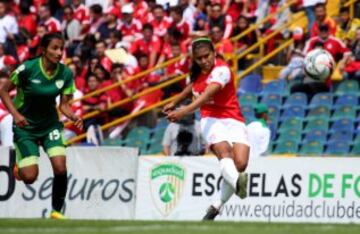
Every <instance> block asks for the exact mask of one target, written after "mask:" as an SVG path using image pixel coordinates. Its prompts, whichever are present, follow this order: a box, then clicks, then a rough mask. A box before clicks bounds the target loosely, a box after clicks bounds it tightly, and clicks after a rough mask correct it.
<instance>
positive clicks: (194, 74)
mask: <svg viewBox="0 0 360 234" xmlns="http://www.w3.org/2000/svg"><path fill="white" fill-rule="evenodd" d="M191 47H192V48H191V50H192V54H194V53H195V50H197V49H199V48H201V47H207V48H209V49H210V50H211V51H213V52H215V48H214V45H213V44H212V42H211V40H210V39H209V38H207V37H200V38H198V39H195V40H193V42H192V46H191ZM200 74H201V67H200V66H199V64H197V63H196V62H195V60H194V59H192V64H191V68H190V80H191V82H194V81H195V80H196V79H197V78H198V76H199V75H200Z"/></svg>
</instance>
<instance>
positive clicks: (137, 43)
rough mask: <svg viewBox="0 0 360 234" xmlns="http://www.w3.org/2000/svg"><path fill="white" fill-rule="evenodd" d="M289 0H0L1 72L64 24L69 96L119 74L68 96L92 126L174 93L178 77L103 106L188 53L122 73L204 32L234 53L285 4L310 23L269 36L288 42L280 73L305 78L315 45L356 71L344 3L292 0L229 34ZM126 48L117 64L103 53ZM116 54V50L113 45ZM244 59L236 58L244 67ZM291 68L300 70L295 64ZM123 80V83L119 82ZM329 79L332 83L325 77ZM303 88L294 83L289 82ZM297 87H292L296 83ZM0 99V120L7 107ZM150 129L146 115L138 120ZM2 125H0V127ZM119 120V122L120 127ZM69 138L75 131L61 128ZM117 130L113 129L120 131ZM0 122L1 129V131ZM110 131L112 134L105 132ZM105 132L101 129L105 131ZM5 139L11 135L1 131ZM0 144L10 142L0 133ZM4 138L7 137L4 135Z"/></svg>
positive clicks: (357, 57)
mask: <svg viewBox="0 0 360 234" xmlns="http://www.w3.org/2000/svg"><path fill="white" fill-rule="evenodd" d="M287 2H288V1H287V0H269V1H268V0H120V1H119V0H85V1H81V0H72V1H70V0H13V1H4V0H0V70H1V76H2V77H7V76H9V74H10V73H11V72H12V71H13V70H14V69H15V68H16V66H17V65H18V64H20V63H22V62H24V61H25V60H28V59H31V58H34V57H36V56H39V54H40V53H41V48H39V42H40V40H41V38H42V37H43V36H44V34H46V33H47V32H62V34H63V36H64V38H65V39H66V46H65V47H66V48H65V53H64V57H63V62H64V63H65V64H67V65H68V66H69V67H70V69H71V70H72V72H73V74H74V78H75V83H76V88H77V92H76V94H75V98H80V97H82V96H83V95H86V94H88V93H91V92H93V91H96V90H99V89H101V88H104V87H108V86H110V85H113V84H115V83H118V82H120V83H121V85H119V86H117V87H116V88H114V89H110V90H108V91H106V92H103V93H101V94H98V95H95V96H92V97H89V98H85V99H83V100H81V101H79V102H76V103H74V109H75V110H76V111H77V112H78V113H80V114H82V115H85V114H87V113H90V112H93V111H99V112H101V114H100V115H97V116H96V117H93V118H90V119H86V121H85V131H86V130H87V129H88V128H89V127H90V126H97V125H102V124H104V123H106V122H109V121H111V120H114V119H116V118H119V117H121V116H124V115H127V114H129V113H132V112H135V111H138V110H140V109H142V108H144V107H147V106H149V105H151V104H153V103H156V102H158V101H159V100H162V99H164V98H166V97H169V96H171V95H173V94H174V93H177V92H179V91H180V90H181V89H182V88H183V87H184V85H185V82H180V83H179V84H174V85H171V86H170V87H167V88H165V89H162V90H158V91H154V92H152V93H149V94H148V95H145V96H143V97H141V98H139V99H137V100H135V101H132V102H128V103H127V104H125V105H121V106H119V107H116V108H114V109H112V110H111V111H108V112H107V111H106V112H105V110H106V109H108V108H109V107H111V105H113V104H114V103H116V102H119V101H121V100H124V99H126V98H128V97H132V96H133V95H134V94H136V93H139V92H141V91H142V90H145V89H146V88H148V87H152V86H154V85H156V84H158V83H160V82H164V81H166V80H169V79H170V78H172V77H174V76H177V75H180V74H186V73H188V71H189V66H190V60H189V58H186V57H184V58H183V59H182V60H179V61H177V62H175V63H173V64H171V65H169V66H167V67H166V68H164V69H161V70H156V71H154V72H152V73H150V74H147V75H144V76H142V77H140V78H139V79H135V80H132V81H130V82H127V81H126V79H128V78H129V77H131V76H133V75H136V74H138V73H139V72H142V71H146V70H147V69H150V68H153V67H154V66H156V65H158V64H161V63H163V62H164V61H167V60H169V59H172V58H175V57H178V56H180V55H185V54H187V53H188V52H189V49H190V47H191V41H192V39H193V38H196V37H199V36H205V35H206V36H209V37H210V38H211V39H212V40H213V42H214V43H218V44H219V46H218V47H217V52H218V53H219V54H222V55H224V56H226V55H228V54H232V53H234V52H237V53H240V52H242V51H244V50H245V49H246V48H248V47H249V46H251V45H252V44H254V43H256V42H257V41H258V39H259V38H260V37H263V36H266V35H269V34H270V33H272V32H274V30H276V29H278V28H279V27H280V26H281V25H282V24H284V23H285V22H286V21H287V20H289V15H290V14H291V12H298V11H302V10H305V12H306V15H307V17H308V20H309V24H308V28H307V29H306V28H297V29H296V30H295V31H293V32H290V33H289V30H284V31H282V32H281V33H279V34H278V35H277V36H276V37H275V38H274V39H272V40H269V41H268V43H267V45H266V52H271V51H272V50H274V48H276V43H277V41H276V40H278V39H284V38H289V37H290V36H291V35H292V37H293V38H294V40H295V43H294V45H293V47H292V49H291V50H289V52H288V68H290V69H288V70H289V71H288V72H286V71H284V72H283V73H281V78H283V79H286V80H292V79H303V74H302V69H301V64H302V63H303V58H304V55H305V53H306V52H307V51H309V50H311V49H312V48H315V47H316V46H320V47H323V48H324V49H326V50H328V51H329V52H330V53H331V54H332V55H333V56H334V58H335V59H336V61H339V64H340V69H341V71H342V72H343V74H344V77H345V78H346V79H359V75H360V74H359V70H360V30H359V27H360V20H359V19H356V18H350V14H349V9H348V8H342V9H341V11H340V15H339V17H338V20H337V21H335V20H334V19H332V18H330V17H328V16H327V15H326V9H325V4H326V1H325V0H298V1H296V3H295V4H293V5H292V6H291V7H290V8H288V9H285V10H284V11H282V12H281V13H280V14H277V15H276V16H274V17H272V18H271V19H270V20H268V21H267V22H266V23H264V24H262V25H261V26H260V27H259V28H258V29H257V30H255V31H252V32H250V33H249V34H247V35H246V36H245V37H242V38H241V39H239V40H237V41H232V40H230V38H231V37H233V36H235V35H238V34H239V33H241V32H243V31H244V30H246V29H248V28H249V27H250V25H251V24H254V23H257V22H260V21H261V20H262V19H263V18H264V17H266V16H268V15H269V14H271V13H274V12H276V11H277V10H278V9H279V8H281V7H282V6H284V4H285V3H287ZM114 49H115V50H118V51H121V53H123V54H124V56H125V59H124V58H123V59H122V61H121V62H119V61H115V60H114V59H112V57H111V56H108V51H110V50H114ZM119 53H120V52H119ZM246 65H247V64H246V62H245V61H243V60H241V61H239V68H240V69H244V68H245V67H246ZM293 67H297V68H299V69H298V71H297V72H295V70H296V69H293ZM124 81H125V82H124ZM326 86H327V87H329V86H331V82H330V81H329V82H328V83H327V84H326ZM299 89H305V92H306V88H304V87H298V89H296V87H294V90H296V91H299ZM294 92H295V91H294ZM0 107H1V112H0V113H1V115H0V124H1V123H2V121H3V120H4V119H6V118H5V117H6V116H7V115H8V113H7V111H6V109H5V108H4V107H3V106H0ZM144 122H146V123H145V125H147V126H148V127H154V126H155V124H156V123H155V122H156V121H155V122H154V121H144ZM0 126H1V125H0ZM123 127H124V126H120V131H119V132H121V130H122V129H123ZM67 130H68V137H71V136H74V135H75V134H79V133H81V131H80V130H79V129H75V128H74V127H73V126H69V127H68V128H67ZM118 130H119V129H118ZM3 131H4V130H3V129H2V128H1V129H0V132H1V134H2V132H3ZM112 133H113V135H116V133H114V132H112ZM112 133H111V132H110V133H109V134H112ZM4 137H5V138H8V137H9V136H4ZM1 141H2V144H4V142H9V141H6V140H4V138H2V139H1ZM10 142H11V141H10Z"/></svg>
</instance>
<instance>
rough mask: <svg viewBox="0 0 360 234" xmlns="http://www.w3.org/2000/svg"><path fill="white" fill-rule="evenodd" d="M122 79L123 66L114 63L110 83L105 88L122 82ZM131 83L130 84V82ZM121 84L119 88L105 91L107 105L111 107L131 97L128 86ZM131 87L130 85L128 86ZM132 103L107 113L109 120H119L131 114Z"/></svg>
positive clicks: (131, 92) (131, 93)
mask: <svg viewBox="0 0 360 234" xmlns="http://www.w3.org/2000/svg"><path fill="white" fill-rule="evenodd" d="M123 77H124V66H123V65H122V64H118V63H115V64H114V65H113V67H112V71H111V75H110V80H109V81H110V82H108V83H107V85H105V86H104V87H106V86H109V85H113V84H115V83H118V82H122V81H123ZM130 83H131V82H130ZM130 83H127V84H124V83H121V84H120V85H119V86H117V87H115V88H113V89H110V90H108V91H106V95H107V97H108V100H107V103H108V105H113V104H115V103H117V102H119V101H121V100H124V99H125V98H128V97H130V96H132V95H133V91H132V90H131V88H129V84H130ZM130 86H131V85H130ZM133 106H134V104H133V102H129V103H127V104H124V105H121V106H119V107H116V108H114V109H112V110H111V111H109V117H110V118H111V119H114V118H119V117H121V116H125V115H127V114H129V113H130V112H131V110H132V109H133Z"/></svg>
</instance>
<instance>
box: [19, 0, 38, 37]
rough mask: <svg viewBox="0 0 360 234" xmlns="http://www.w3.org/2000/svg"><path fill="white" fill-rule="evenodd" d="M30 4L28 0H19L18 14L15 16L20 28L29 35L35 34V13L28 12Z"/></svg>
mask: <svg viewBox="0 0 360 234" xmlns="http://www.w3.org/2000/svg"><path fill="white" fill-rule="evenodd" d="M30 6H31V4H30V3H29V2H28V1H20V4H19V8H20V14H19V16H18V18H17V21H18V25H19V27H20V28H23V29H25V30H26V31H27V32H28V33H29V34H30V35H31V36H35V34H36V15H34V14H32V13H31V12H30Z"/></svg>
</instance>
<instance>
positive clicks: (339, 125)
mask: <svg viewBox="0 0 360 234" xmlns="http://www.w3.org/2000/svg"><path fill="white" fill-rule="evenodd" d="M353 129H354V120H352V119H348V118H346V119H337V120H335V121H334V123H333V124H332V125H331V128H330V132H337V131H352V130H353Z"/></svg>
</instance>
